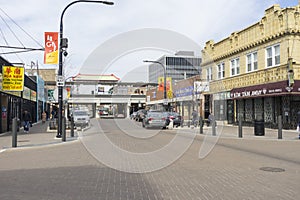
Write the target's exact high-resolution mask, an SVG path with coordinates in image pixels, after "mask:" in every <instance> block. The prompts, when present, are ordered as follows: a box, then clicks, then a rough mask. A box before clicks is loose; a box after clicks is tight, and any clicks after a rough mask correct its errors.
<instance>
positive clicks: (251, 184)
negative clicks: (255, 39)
mask: <svg viewBox="0 0 300 200" xmlns="http://www.w3.org/2000/svg"><path fill="white" fill-rule="evenodd" d="M37 126H42V125H37ZM227 131H228V130H227ZM192 132H193V130H192V129H185V130H184V131H183V133H184V134H185V133H186V135H183V134H179V137H182V138H185V139H186V140H184V139H183V140H182V141H183V142H186V141H187V140H188V138H193V137H192V136H193V134H192ZM176 133H178V129H173V130H161V131H160V130H157V129H149V130H148V129H147V130H146V129H144V128H142V127H141V123H138V122H135V121H131V120H129V119H118V120H114V119H105V120H103V119H94V120H92V125H91V127H90V128H89V129H87V130H85V131H84V132H83V133H79V135H80V137H79V139H78V140H75V141H71V142H70V141H68V142H65V143H58V144H48V145H42V146H32V147H26V148H22V147H21V148H15V149H12V148H8V149H6V151H3V152H2V153H0V180H1V181H0V199H1V200H4V199H7V200H8V199H9V200H12V199H28V200H29V199H30V200H33V199H38V200H41V199H55V200H56V199H72V200H73V199H296V198H297V197H298V196H299V195H300V190H299V189H300V187H299V180H300V170H299V169H300V157H299V152H300V145H299V140H275V139H267V138H263V139H255V138H254V137H252V138H250V137H249V138H242V139H239V138H237V137H235V138H234V137H220V138H219V140H218V141H217V144H216V145H215V146H214V147H213V148H212V151H211V152H210V153H209V154H208V155H207V156H206V157H204V158H202V159H200V158H199V150H200V148H201V145H203V144H204V142H203V141H204V138H205V135H200V134H197V135H196V137H195V138H194V139H193V140H192V144H191V146H190V147H189V148H188V149H187V151H186V152H183V155H182V156H181V157H180V158H179V159H177V160H176V161H175V162H172V163H170V164H169V165H167V166H166V167H163V168H161V169H158V170H156V171H150V170H149V172H147V173H128V172H125V171H118V170H115V169H112V168H110V167H108V166H106V165H105V164H106V163H105V164H103V163H101V162H100V160H101V159H99V157H98V156H99V155H101V154H99V155H97V154H95V153H93V152H92V151H91V150H92V148H91V147H92V146H89V144H92V143H88V141H89V139H92V140H94V141H96V140H97V138H96V137H98V136H99V137H100V138H102V137H101V136H100V135H102V136H104V135H105V136H107V138H109V140H110V141H111V142H112V143H113V144H115V145H116V146H118V147H120V148H121V149H123V150H125V151H126V152H134V153H137V154H139V153H147V152H155V151H156V150H158V149H161V148H163V147H164V146H167V144H169V143H171V141H172V140H173V139H175V135H176ZM45 134H46V133H45ZM138 134H140V135H141V136H139V135H138ZM36 136H37V137H38V136H39V135H38V134H36ZM1 139H2V138H1ZM94 147H95V146H94ZM94 150H95V148H94ZM96 150H98V151H99V152H100V151H101V152H102V153H103V154H106V155H109V156H111V155H112V156H111V159H118V160H122V159H121V158H116V157H113V149H111V150H107V148H106V147H105V145H103V144H101V145H98V146H97V148H96ZM175 151H176V149H174V152H175ZM145 156H147V155H146V154H145ZM161 159H162V160H163V159H168V158H166V157H165V156H164V155H163V154H162V157H161ZM128 163H129V164H130V166H129V167H127V168H124V169H127V170H128V169H141V168H142V167H143V166H142V165H141V163H138V162H137V163H136V166H134V165H135V163H134V162H130V160H129V161H128ZM128 163H127V164H128ZM121 164H123V163H121ZM151 164H153V163H149V165H151ZM153 165H154V164H153ZM147 169H150V168H147Z"/></svg>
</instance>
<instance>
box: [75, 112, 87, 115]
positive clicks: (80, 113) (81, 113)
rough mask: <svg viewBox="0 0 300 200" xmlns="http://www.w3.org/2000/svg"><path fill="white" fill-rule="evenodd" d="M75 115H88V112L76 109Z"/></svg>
mask: <svg viewBox="0 0 300 200" xmlns="http://www.w3.org/2000/svg"><path fill="white" fill-rule="evenodd" d="M74 115H76V116H86V115H88V113H87V112H86V111H75V112H74Z"/></svg>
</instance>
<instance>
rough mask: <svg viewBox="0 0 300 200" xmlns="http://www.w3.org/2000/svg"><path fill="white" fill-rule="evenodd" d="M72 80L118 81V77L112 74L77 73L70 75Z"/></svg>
mask: <svg viewBox="0 0 300 200" xmlns="http://www.w3.org/2000/svg"><path fill="white" fill-rule="evenodd" d="M72 80H73V81H83V82H94V81H96V82H118V81H119V80H120V78H118V77H116V76H115V75H114V74H77V75H76V76H74V77H72Z"/></svg>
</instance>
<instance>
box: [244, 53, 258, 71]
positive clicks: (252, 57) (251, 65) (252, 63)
mask: <svg viewBox="0 0 300 200" xmlns="http://www.w3.org/2000/svg"><path fill="white" fill-rule="evenodd" d="M246 57H247V71H248V72H251V71H255V70H257V66H258V65H257V52H254V53H251V54H248V55H247V56H246Z"/></svg>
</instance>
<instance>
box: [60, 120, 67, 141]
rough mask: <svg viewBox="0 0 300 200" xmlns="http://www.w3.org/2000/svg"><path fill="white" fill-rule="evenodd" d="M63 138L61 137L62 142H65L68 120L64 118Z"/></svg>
mask: <svg viewBox="0 0 300 200" xmlns="http://www.w3.org/2000/svg"><path fill="white" fill-rule="evenodd" d="M61 120H62V122H61V123H62V130H61V131H62V137H61V141H63V142H65V141H66V118H65V117H62V118H61Z"/></svg>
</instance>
